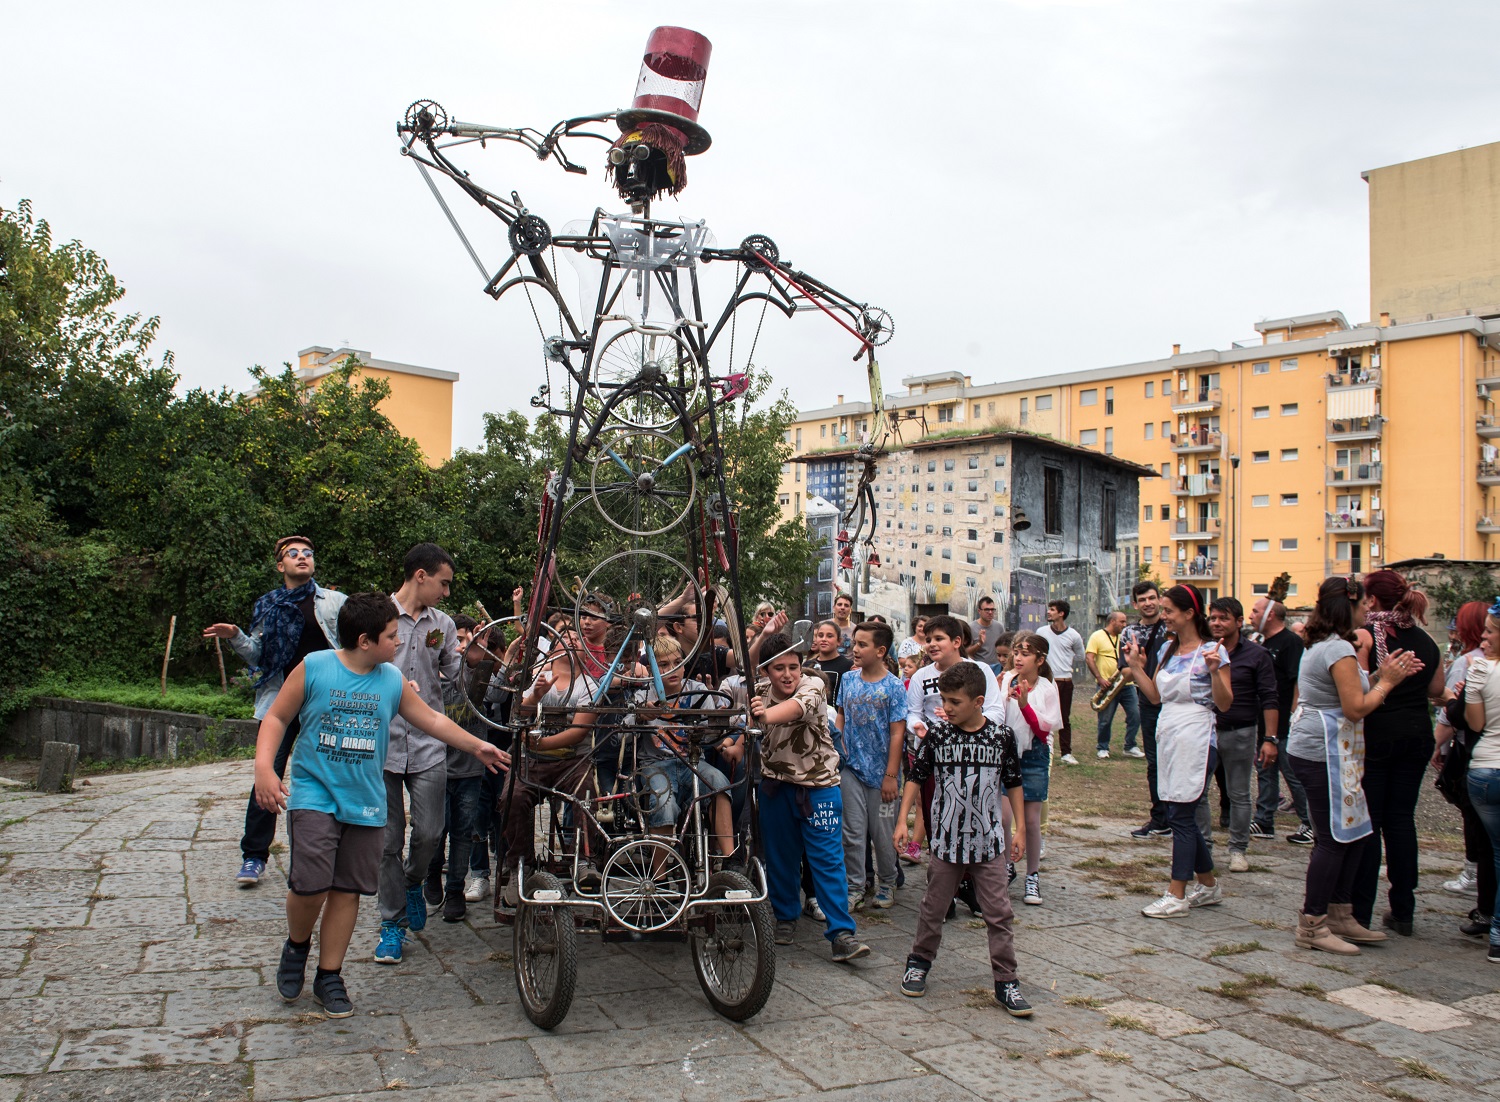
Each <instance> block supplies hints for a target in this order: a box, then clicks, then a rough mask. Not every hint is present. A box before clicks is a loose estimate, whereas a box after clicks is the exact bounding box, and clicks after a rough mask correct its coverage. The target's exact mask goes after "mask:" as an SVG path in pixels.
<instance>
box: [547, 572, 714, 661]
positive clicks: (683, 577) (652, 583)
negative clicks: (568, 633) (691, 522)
mask: <svg viewBox="0 0 1500 1102" xmlns="http://www.w3.org/2000/svg"><path fill="white" fill-rule="evenodd" d="M688 586H692V587H693V591H694V592H695V593H697V594H698V595H697V598H696V599H695V600H693V601H691V602H690V603H689V604H688V607H687V608H685V609H684V610H683V613H682V614H685V615H690V616H696V617H698V626H699V632H698V638H697V640H695V641H694V643H693V645H692V646H691V647H688V648H687V651H688V653H686V654H684V655H683V656H682V658H681V659H680V660H679V661H677V662H675V663H671V664H668V665H664V666H662V667H661V672H662V673H663V674H667V673H669V672H671V671H672V670H676V669H680V668H682V667H683V666H686V665H687V664H688V663H690V662H691V661H692V660H693V659H694V658H696V657H697V655H698V649H699V647H700V646H701V645H702V643H703V630H702V629H703V627H704V623H703V596H702V594H701V593H698V590H697V586H696V583H694V581H693V575H692V573H691V572H690V571H689V570H688V568H687V567H685V566H683V565H682V563H680V562H678V561H677V560H676V559H674V558H672V556H670V555H666V554H663V553H662V552H660V551H650V550H644V549H642V550H636V551H621V552H619V553H618V554H615V555H611V556H610V557H609V558H607V559H605V560H604V561H603V562H601V563H600V564H599V565H598V566H596V567H594V570H593V572H592V573H591V574H590V575H589V576H588V578H587V579H586V580H585V581H584V583H583V589H582V590H580V591H579V593H578V595H577V597H576V599H575V604H574V609H573V622H574V624H575V625H576V627H577V628H578V634H579V637H580V638H584V637H586V636H585V634H584V630H583V620H584V618H585V617H586V616H592V615H595V613H594V612H593V611H592V610H588V611H586V609H585V606H597V607H599V608H602V609H603V612H604V618H605V619H606V620H608V621H609V634H608V636H607V638H606V641H605V644H604V649H605V652H606V659H605V660H606V662H608V661H613V659H614V657H615V655H616V654H618V653H619V651H620V648H621V646H622V645H623V643H624V640H625V634H626V632H627V631H629V630H631V629H632V628H633V629H634V632H633V634H631V636H630V648H631V650H630V655H629V656H628V657H630V658H633V657H634V655H635V645H636V644H637V643H645V644H646V645H647V646H649V645H650V644H651V643H652V642H653V641H654V640H655V639H656V628H657V622H658V619H659V618H658V615H657V609H659V608H661V607H662V606H663V605H665V604H667V603H668V602H669V601H671V600H673V599H674V598H676V597H677V595H678V594H680V593H682V592H683V590H684V589H685V588H686V587H688ZM615 680H616V681H620V682H624V683H626V684H634V685H641V684H647V683H649V682H650V680H651V678H650V675H649V674H648V675H646V676H644V677H642V676H640V675H638V674H637V673H636V672H635V664H634V662H633V661H625V660H624V659H622V660H621V662H620V665H619V668H618V669H617V670H616V671H615Z"/></svg>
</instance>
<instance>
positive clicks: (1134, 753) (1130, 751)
mask: <svg viewBox="0 0 1500 1102" xmlns="http://www.w3.org/2000/svg"><path fill="white" fill-rule="evenodd" d="M1125 756H1126V757H1127V758H1144V757H1145V756H1146V751H1144V750H1142V749H1141V748H1140V747H1139V746H1127V747H1126V748H1125Z"/></svg>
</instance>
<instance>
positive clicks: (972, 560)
mask: <svg viewBox="0 0 1500 1102" xmlns="http://www.w3.org/2000/svg"><path fill="white" fill-rule="evenodd" d="M964 562H966V563H968V564H969V565H970V566H978V565H979V552H978V551H965V552H964Z"/></svg>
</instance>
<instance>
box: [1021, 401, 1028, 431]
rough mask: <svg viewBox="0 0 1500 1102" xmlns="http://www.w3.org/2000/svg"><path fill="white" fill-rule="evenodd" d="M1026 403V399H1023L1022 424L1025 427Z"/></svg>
mask: <svg viewBox="0 0 1500 1102" xmlns="http://www.w3.org/2000/svg"><path fill="white" fill-rule="evenodd" d="M1026 401H1027V400H1026V399H1025V398H1022V399H1021V424H1023V425H1024V424H1025V423H1026Z"/></svg>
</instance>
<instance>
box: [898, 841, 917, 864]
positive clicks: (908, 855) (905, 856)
mask: <svg viewBox="0 0 1500 1102" xmlns="http://www.w3.org/2000/svg"><path fill="white" fill-rule="evenodd" d="M899 856H900V858H901V860H903V861H905V862H906V863H907V864H908V865H920V864H921V863H922V847H921V846H919V845H917V843H915V842H907V843H906V847H905V848H904V849H902V850H900V851H899Z"/></svg>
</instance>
